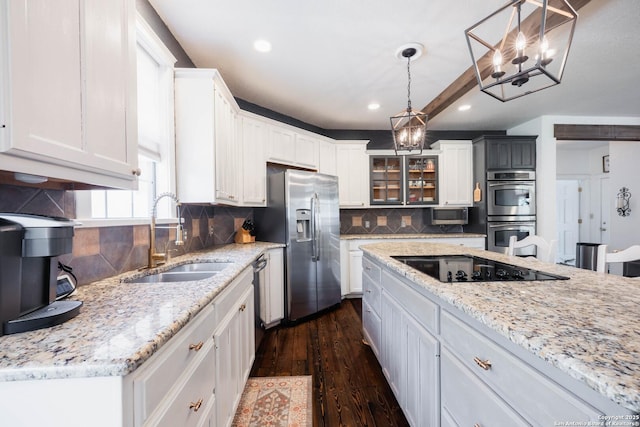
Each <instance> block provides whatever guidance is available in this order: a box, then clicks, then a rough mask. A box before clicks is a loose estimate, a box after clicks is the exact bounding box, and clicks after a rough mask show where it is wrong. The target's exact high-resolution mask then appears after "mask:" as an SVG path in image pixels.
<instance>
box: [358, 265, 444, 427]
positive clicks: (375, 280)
mask: <svg viewBox="0 0 640 427" xmlns="http://www.w3.org/2000/svg"><path fill="white" fill-rule="evenodd" d="M376 273H377V274H376ZM364 277H365V281H364V283H365V296H364V297H363V298H364V306H363V307H364V309H363V310H364V312H363V325H364V328H365V334H367V335H368V336H375V327H377V325H375V324H374V322H375V321H376V320H377V319H376V316H375V315H376V313H375V312H374V310H371V312H367V311H366V310H367V309H369V307H371V306H370V305H369V304H376V303H377V300H378V299H379V301H380V330H381V337H380V348H379V350H378V352H377V355H378V358H379V360H380V365H381V366H382V371H383V373H384V375H385V376H386V378H387V380H388V381H389V384H390V386H391V389H392V391H393V393H394V394H395V396H396V398H397V400H398V402H399V403H400V406H401V407H402V409H403V411H404V413H405V416H406V417H407V420H409V422H410V424H411V425H414V426H427V425H428V426H432V425H438V424H439V418H440V415H439V413H440V410H439V409H440V405H439V377H440V375H439V362H438V358H439V355H438V352H439V343H438V341H437V339H436V338H435V336H433V335H432V334H431V333H430V332H429V330H427V329H426V328H425V324H426V325H429V327H430V329H433V330H435V329H437V307H436V306H435V305H434V306H432V307H430V308H427V309H426V310H425V313H424V314H423V313H420V314H419V316H417V317H415V316H413V314H415V313H414V312H413V311H412V310H411V309H409V308H408V307H407V305H408V306H409V307H413V303H412V302H411V301H412V300H415V299H416V298H418V299H420V300H422V299H423V298H421V297H420V295H418V294H417V293H416V292H415V291H414V290H412V289H409V288H405V289H400V288H399V286H402V285H401V284H400V283H396V282H398V280H397V279H396V278H394V277H391V276H389V275H388V274H387V273H386V272H384V271H383V272H382V274H380V269H379V267H378V266H375V265H371V263H370V261H369V260H366V261H365V274H364ZM389 286H391V287H393V289H394V290H399V292H397V293H394V292H389V290H388V287H389ZM376 287H377V288H378V290H376ZM370 288H371V289H372V292H371V293H369V292H367V290H368V289H370ZM376 291H378V292H379V296H378V295H376ZM396 296H397V297H398V298H396ZM431 308H433V309H436V311H433V310H431ZM374 352H375V350H374Z"/></svg>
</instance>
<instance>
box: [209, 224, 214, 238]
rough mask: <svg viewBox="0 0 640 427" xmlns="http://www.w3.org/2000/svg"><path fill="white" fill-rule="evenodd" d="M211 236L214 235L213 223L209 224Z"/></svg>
mask: <svg viewBox="0 0 640 427" xmlns="http://www.w3.org/2000/svg"><path fill="white" fill-rule="evenodd" d="M209 236H213V225H210V226H209Z"/></svg>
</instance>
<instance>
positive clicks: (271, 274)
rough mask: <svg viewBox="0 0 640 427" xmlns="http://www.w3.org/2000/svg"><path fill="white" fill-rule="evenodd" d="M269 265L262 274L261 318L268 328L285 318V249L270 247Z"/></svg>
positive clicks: (268, 254)
mask: <svg viewBox="0 0 640 427" xmlns="http://www.w3.org/2000/svg"><path fill="white" fill-rule="evenodd" d="M265 257H266V258H267V266H266V267H265V268H264V270H262V271H261V272H260V273H259V274H260V320H262V323H263V324H264V326H265V327H266V328H269V327H271V326H275V325H277V324H278V323H280V321H281V320H282V319H283V318H284V250H283V249H282V248H277V249H269V250H268V251H267V252H266V254H265Z"/></svg>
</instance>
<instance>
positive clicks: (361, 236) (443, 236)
mask: <svg viewBox="0 0 640 427" xmlns="http://www.w3.org/2000/svg"><path fill="white" fill-rule="evenodd" d="M453 237H456V238H461V237H462V238H464V237H482V238H484V237H487V236H486V235H485V234H476V233H420V234H416V233H412V234H341V235H340V240H375V239H450V238H453Z"/></svg>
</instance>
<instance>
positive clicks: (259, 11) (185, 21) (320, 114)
mask: <svg viewBox="0 0 640 427" xmlns="http://www.w3.org/2000/svg"><path fill="white" fill-rule="evenodd" d="M569 1H571V0H569ZM505 2H506V0H394V1H391V0H348V1H344V0H324V1H310V0H306V1H301V0H270V1H266V0H238V1H228V0H226V1H223V0H181V1H175V0H150V3H151V5H152V6H153V7H154V8H155V9H156V11H157V12H158V14H159V15H160V17H161V18H162V20H163V21H164V22H165V23H166V24H167V26H168V27H169V29H170V30H171V32H172V33H173V35H174V36H175V37H176V39H177V40H178V42H179V43H180V44H181V45H182V47H183V48H184V50H185V51H186V52H187V54H188V55H189V57H190V58H191V60H192V61H193V62H194V64H196V66H197V67H201V68H217V69H219V70H220V72H221V74H222V76H223V78H224V80H225V82H226V83H227V85H228V86H229V88H230V89H231V92H232V93H233V94H234V96H236V97H238V98H242V99H244V100H246V101H249V102H251V103H254V104H257V105H260V106H262V107H265V108H268V109H271V110H274V111H277V112H279V113H282V114H285V115H288V116H291V117H294V118H296V119H299V120H302V121H304V122H307V123H310V124H312V125H315V126H318V127H321V128H324V129H369V130H376V129H387V128H388V127H389V117H390V116H392V115H394V114H397V113H398V112H400V110H402V109H403V108H405V107H406V97H407V72H406V61H404V60H399V59H397V58H396V56H395V53H396V50H397V49H398V48H399V47H400V46H402V45H404V44H406V43H410V42H418V43H421V44H423V45H424V46H425V53H424V54H423V56H422V57H421V58H419V59H418V60H416V61H414V62H412V63H411V75H412V84H411V101H412V104H413V107H414V108H416V109H419V108H422V107H424V106H425V105H427V104H428V103H429V102H430V101H431V100H432V99H434V98H435V97H436V96H437V95H438V94H439V93H440V92H441V91H442V90H444V89H445V88H446V87H447V86H448V85H449V84H450V83H452V82H453V81H454V80H455V79H456V78H457V77H459V76H460V74H462V72H464V71H465V70H466V69H467V68H468V67H469V66H470V65H471V59H470V56H469V53H468V49H467V45H466V40H465V37H464V30H465V29H466V28H467V27H469V26H471V25H473V24H475V23H476V22H477V21H479V20H480V19H482V18H484V17H485V16H486V15H488V14H489V13H491V12H493V11H494V10H496V9H497V8H498V7H500V6H502V5H503V4H504V3H505ZM578 13H579V19H578V23H577V26H576V33H575V36H574V41H573V45H572V48H571V51H570V54H569V58H568V63H567V67H566V69H565V73H564V77H563V81H562V83H561V84H560V85H559V86H554V87H551V88H549V89H545V90H543V91H541V92H538V93H534V94H531V95H527V96H525V97H523V98H519V99H516V100H513V101H509V102H507V103H502V102H500V101H498V100H495V99H493V98H491V97H490V96H488V95H486V94H484V93H481V92H480V91H479V89H478V88H477V87H475V88H474V89H473V90H471V91H470V92H469V93H467V95H465V96H463V97H462V98H461V99H460V100H458V101H457V102H456V103H454V104H453V105H452V106H450V107H449V108H448V109H447V110H445V111H444V112H442V113H440V114H438V115H437V116H435V117H433V118H431V119H430V124H429V127H430V128H431V129H434V130H465V129H485V130H492V129H508V128H510V127H513V126H514V125H517V124H520V123H523V122H526V121H528V120H530V119H533V118H535V117H538V116H541V115H577V116H581V115H584V116H616V117H617V116H629V117H640V86H639V84H640V26H639V23H640V1H638V0H591V2H590V3H589V4H587V5H586V6H584V7H583V8H582V9H580V10H579V12H578ZM258 38H264V39H267V40H269V41H270V42H271V44H272V46H273V49H272V51H271V52H269V53H259V52H257V51H255V50H253V48H252V45H253V42H254V41H255V40H256V39H258ZM374 101H375V102H378V103H379V104H380V105H381V108H380V109H379V110H378V111H375V112H372V111H369V110H367V105H368V104H369V103H370V102H374ZM461 104H470V105H472V108H471V110H469V111H467V112H464V113H463V112H458V111H457V107H458V106H459V105H461Z"/></svg>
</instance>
